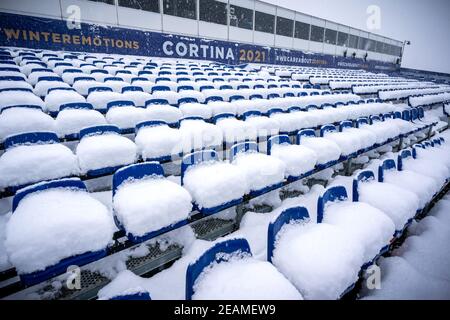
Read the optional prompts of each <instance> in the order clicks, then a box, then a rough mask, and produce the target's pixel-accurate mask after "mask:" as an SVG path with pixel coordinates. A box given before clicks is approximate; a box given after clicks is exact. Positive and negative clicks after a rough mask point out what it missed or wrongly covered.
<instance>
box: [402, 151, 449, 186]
mask: <svg viewBox="0 0 450 320" xmlns="http://www.w3.org/2000/svg"><path fill="white" fill-rule="evenodd" d="M430 149H431V148H430ZM415 154H417V151H416V152H415ZM447 157H448V156H447ZM445 160H446V159H445V156H443V157H442V158H441V159H436V158H435V159H433V160H429V159H427V158H424V157H423V158H420V159H414V158H413V153H412V151H411V150H403V151H401V152H400V154H399V155H398V157H397V167H398V170H399V171H403V170H407V171H413V172H416V173H419V174H422V175H424V176H427V177H430V178H433V179H435V180H436V181H437V183H438V186H439V188H441V187H442V186H443V185H444V184H445V182H446V180H447V179H448V177H450V172H449V168H448V167H447V166H446V165H445ZM442 162H444V163H442Z"/></svg>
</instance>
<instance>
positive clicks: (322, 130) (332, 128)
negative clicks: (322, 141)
mask: <svg viewBox="0 0 450 320" xmlns="http://www.w3.org/2000/svg"><path fill="white" fill-rule="evenodd" d="M336 131H337V130H336V127H335V126H334V125H332V124H326V125H324V126H322V127H321V128H320V136H321V137H323V136H324V135H325V133H327V132H336Z"/></svg>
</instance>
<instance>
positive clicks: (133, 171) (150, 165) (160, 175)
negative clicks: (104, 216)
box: [112, 161, 188, 243]
mask: <svg viewBox="0 0 450 320" xmlns="http://www.w3.org/2000/svg"><path fill="white" fill-rule="evenodd" d="M147 177H154V178H156V179H164V169H163V167H162V166H161V165H160V164H159V162H156V161H154V162H144V163H138V164H132V165H129V166H126V167H123V168H121V169H119V170H117V171H116V172H115V173H114V175H113V182H112V193H113V199H114V196H115V194H116V192H117V190H118V188H119V187H120V186H121V185H122V184H123V183H125V182H129V181H130V180H131V181H139V180H142V179H144V178H147ZM114 221H115V222H116V225H117V227H118V228H119V229H121V230H123V231H125V232H127V231H126V230H125V228H124V226H123V225H122V224H121V223H120V221H119V219H118V218H117V216H114ZM187 223H188V221H187V219H183V220H181V221H177V222H175V223H173V224H171V225H168V226H165V227H162V228H161V229H159V230H152V231H150V232H148V233H146V234H145V235H142V236H137V235H134V234H132V233H130V232H127V237H128V239H129V240H130V241H131V242H133V243H141V242H144V241H147V240H149V239H152V238H155V237H157V236H159V235H161V234H163V233H166V232H168V231H170V230H174V229H177V228H180V227H182V226H184V225H186V224H187Z"/></svg>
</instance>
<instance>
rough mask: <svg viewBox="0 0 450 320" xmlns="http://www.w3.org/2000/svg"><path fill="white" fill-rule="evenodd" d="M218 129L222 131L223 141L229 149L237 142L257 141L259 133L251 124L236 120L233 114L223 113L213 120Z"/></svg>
mask: <svg viewBox="0 0 450 320" xmlns="http://www.w3.org/2000/svg"><path fill="white" fill-rule="evenodd" d="M213 121H214V123H215V124H216V126H217V127H219V128H220V130H222V135H223V141H224V143H225V144H226V145H227V146H228V147H229V146H231V145H232V144H234V143H236V142H243V141H246V140H256V138H257V131H256V128H255V127H253V126H252V125H251V124H250V123H249V122H246V121H242V120H238V119H236V117H235V116H234V115H233V114H231V113H221V114H218V115H216V116H214V118H213Z"/></svg>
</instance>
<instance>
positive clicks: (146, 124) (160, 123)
mask: <svg viewBox="0 0 450 320" xmlns="http://www.w3.org/2000/svg"><path fill="white" fill-rule="evenodd" d="M165 125H167V122H165V121H163V120H149V121H144V122H139V123H138V124H136V127H135V129H134V131H135V133H136V134H137V133H138V132H139V130H140V129H143V128H146V127H157V126H165Z"/></svg>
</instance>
